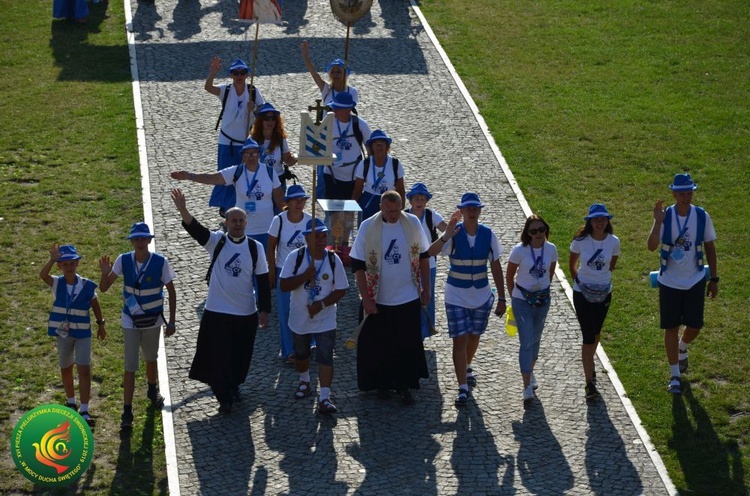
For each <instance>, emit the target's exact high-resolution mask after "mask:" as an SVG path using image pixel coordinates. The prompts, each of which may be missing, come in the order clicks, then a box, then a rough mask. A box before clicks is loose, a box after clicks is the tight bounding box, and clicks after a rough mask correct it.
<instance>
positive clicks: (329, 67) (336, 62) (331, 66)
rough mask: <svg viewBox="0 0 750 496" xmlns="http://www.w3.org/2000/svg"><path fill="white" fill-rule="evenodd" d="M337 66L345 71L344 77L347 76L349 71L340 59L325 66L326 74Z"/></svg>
mask: <svg viewBox="0 0 750 496" xmlns="http://www.w3.org/2000/svg"><path fill="white" fill-rule="evenodd" d="M336 66H339V67H341V68H344V69H346V75H347V76H348V75H349V73H350V72H351V71H349V68H348V67H347V66H346V63H345V62H344V61H343V60H341V59H333V60H331V61H330V62H328V63H327V64H326V72H331V69H332V68H333V67H336Z"/></svg>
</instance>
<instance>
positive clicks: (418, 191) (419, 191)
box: [406, 183, 432, 200]
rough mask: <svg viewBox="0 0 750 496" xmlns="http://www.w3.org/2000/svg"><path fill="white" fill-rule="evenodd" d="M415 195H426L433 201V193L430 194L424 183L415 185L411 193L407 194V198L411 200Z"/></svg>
mask: <svg viewBox="0 0 750 496" xmlns="http://www.w3.org/2000/svg"><path fill="white" fill-rule="evenodd" d="M415 195H424V196H426V197H427V199H428V200H431V199H432V193H430V190H428V189H427V186H425V185H424V183H414V185H413V186H412V187H411V189H410V190H409V192H408V193H406V198H407V199H409V198H411V197H412V196H415Z"/></svg>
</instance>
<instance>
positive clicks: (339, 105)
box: [331, 91, 357, 109]
mask: <svg viewBox="0 0 750 496" xmlns="http://www.w3.org/2000/svg"><path fill="white" fill-rule="evenodd" d="M356 105H357V104H356V103H355V102H354V98H353V97H352V94H351V93H349V92H348V91H342V92H341V93H336V96H335V97H333V102H332V103H331V108H333V109H347V108H348V109H350V108H354V107H355V106H356Z"/></svg>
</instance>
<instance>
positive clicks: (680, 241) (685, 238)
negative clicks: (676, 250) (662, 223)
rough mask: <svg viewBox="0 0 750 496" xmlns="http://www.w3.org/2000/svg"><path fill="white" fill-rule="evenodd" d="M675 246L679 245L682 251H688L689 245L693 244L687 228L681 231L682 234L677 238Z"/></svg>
mask: <svg viewBox="0 0 750 496" xmlns="http://www.w3.org/2000/svg"><path fill="white" fill-rule="evenodd" d="M675 246H679V247H681V248H682V250H683V251H690V247H691V246H693V242H692V241H690V233H689V232H688V230H687V228H686V229H685V232H684V233H682V236H681V237H679V238H677V241H676V242H675Z"/></svg>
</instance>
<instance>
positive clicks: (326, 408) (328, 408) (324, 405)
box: [318, 398, 339, 415]
mask: <svg viewBox="0 0 750 496" xmlns="http://www.w3.org/2000/svg"><path fill="white" fill-rule="evenodd" d="M337 411H339V409H338V408H336V405H334V404H333V403H332V402H331V400H330V399H328V398H326V399H324V400H323V401H319V402H318V413H322V414H325V415H330V414H332V413H336V412H337Z"/></svg>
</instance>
